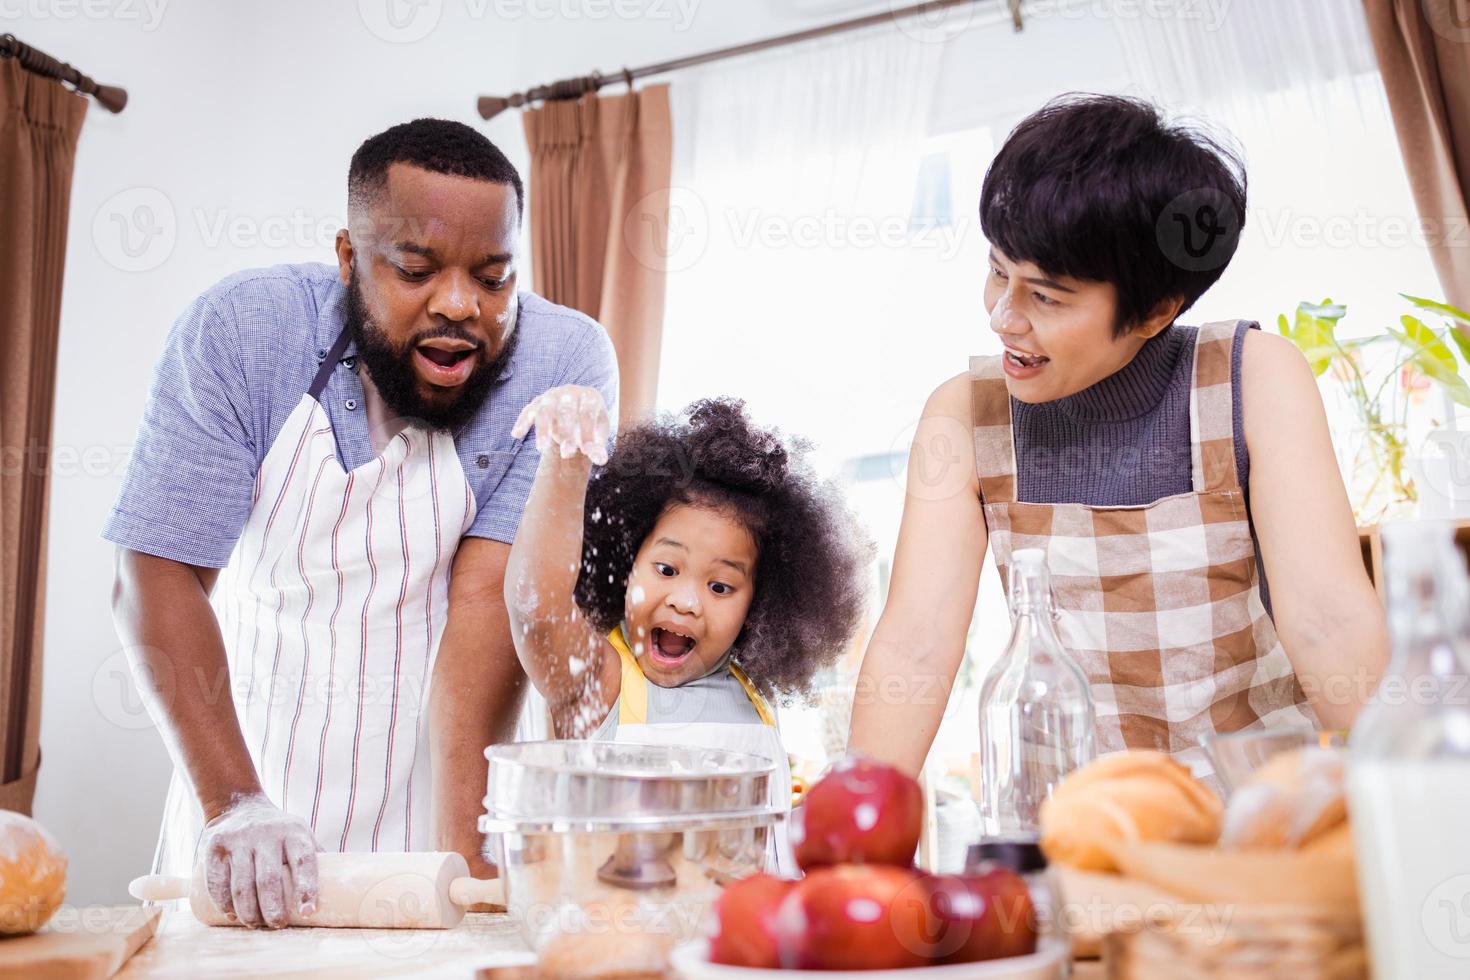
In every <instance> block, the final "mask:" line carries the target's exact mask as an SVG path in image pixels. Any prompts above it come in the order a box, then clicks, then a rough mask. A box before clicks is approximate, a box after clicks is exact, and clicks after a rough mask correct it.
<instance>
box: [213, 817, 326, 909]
mask: <svg viewBox="0 0 1470 980" xmlns="http://www.w3.org/2000/svg"><path fill="white" fill-rule="evenodd" d="M319 850H321V847H320V846H319V845H318V844H317V842H316V838H314V837H313V836H312V834H311V828H310V827H309V826H307V824H306V821H304V820H302V819H301V818H300V817H293V816H291V815H290V814H289V813H286V812H285V811H283V810H281V809H280V808H279V807H277V806H276V805H275V804H273V803H271V801H270V800H269V799H267V798H266V797H265V796H264V795H263V794H262V795H252V796H245V797H242V798H241V799H240V800H238V801H237V802H235V803H234V804H232V805H231V806H230V807H229V808H228V809H226V810H225V811H224V812H223V813H221V814H220V815H219V816H217V817H215V818H214V819H213V820H211V821H209V823H208V824H206V825H205V827H204V835H203V837H201V838H200V840H199V853H200V856H201V858H202V859H203V861H204V883H205V887H206V888H207V889H208V891H209V898H210V900H211V901H213V902H214V905H215V908H217V909H219V910H220V911H221V912H223V913H225V914H226V915H233V916H234V917H235V918H236V919H237V920H239V922H240V923H241V924H242V925H246V926H250V927H251V928H255V927H257V926H262V925H264V926H268V927H270V928H272V929H279V928H281V927H282V926H285V925H287V924H288V922H289V916H290V910H292V909H294V910H295V911H296V913H297V914H298V915H311V914H312V913H313V912H315V911H316V903H317V895H318V892H317V862H316V852H317V851H319Z"/></svg>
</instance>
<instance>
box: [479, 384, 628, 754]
mask: <svg viewBox="0 0 1470 980" xmlns="http://www.w3.org/2000/svg"><path fill="white" fill-rule="evenodd" d="M533 426H534V427H535V429H536V444H537V448H538V449H539V450H540V452H541V461H540V463H539V464H538V466H537V470H536V480H535V483H534V484H532V486H531V493H530V496H529V498H528V499H527V501H526V509H525V511H524V512H523V513H522V516H521V526H520V530H519V531H518V532H517V534H516V539H515V543H514V544H513V545H512V546H511V549H510V557H509V559H508V560H507V562H506V570H505V606H506V611H507V612H508V614H509V616H510V633H511V637H512V639H513V640H514V642H515V648H516V654H517V656H518V657H519V658H520V661H521V666H522V667H524V668H525V671H526V675H527V676H528V677H530V678H531V683H533V684H535V685H536V690H538V691H540V692H541V695H542V696H543V697H544V698H546V701H547V705H548V706H549V707H550V709H551V716H552V721H553V726H554V728H555V729H556V734H557V736H558V737H579V736H585V735H588V734H590V733H591V731H592V729H594V728H596V726H597V725H598V724H600V723H601V722H602V720H603V718H604V717H606V715H607V711H608V709H609V708H610V707H611V706H612V703H613V702H614V701H615V700H617V696H618V691H619V688H620V687H621V682H622V673H621V666H620V664H619V661H618V657H617V652H616V651H615V650H613V649H612V646H611V645H610V644H609V643H608V642H607V640H606V638H605V637H603V636H602V635H600V634H599V633H598V632H597V631H596V630H595V629H593V628H592V626H591V624H589V623H588V622H587V621H586V619H584V618H583V617H582V612H581V610H580V609H578V608H577V602H576V598H575V592H576V586H577V575H578V572H579V570H580V569H581V567H582V509H583V505H584V503H585V502H586V498H587V481H588V479H589V478H590V476H591V474H592V464H593V463H594V462H599V463H605V462H606V461H607V449H606V444H607V435H608V428H609V419H608V413H607V407H606V406H605V405H604V404H603V401H602V395H601V393H599V392H598V391H597V389H595V388H582V387H576V386H566V387H562V388H553V389H552V390H551V391H549V392H547V393H546V394H545V395H542V396H541V397H540V398H539V399H537V400H536V401H534V402H532V403H531V404H530V405H527V406H526V408H525V410H524V411H523V412H521V417H520V418H519V419H518V420H517V421H516V425H515V428H514V429H513V430H512V434H513V435H515V436H517V437H520V436H523V435H525V434H526V433H527V432H528V431H530V429H531V428H532V427H533Z"/></svg>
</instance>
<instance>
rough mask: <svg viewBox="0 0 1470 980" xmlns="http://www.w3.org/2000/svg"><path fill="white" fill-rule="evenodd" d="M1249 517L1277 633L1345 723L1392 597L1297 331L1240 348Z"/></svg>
mask: <svg viewBox="0 0 1470 980" xmlns="http://www.w3.org/2000/svg"><path fill="white" fill-rule="evenodd" d="M1241 389H1242V391H1241V398H1242V407H1243V411H1244V414H1245V441H1246V446H1247V448H1248V449H1249V451H1250V459H1251V475H1250V500H1251V520H1252V521H1253V522H1254V523H1255V528H1256V537H1257V539H1258V540H1259V542H1260V546H1261V560H1262V562H1263V563H1264V564H1265V566H1266V578H1267V580H1268V581H1269V582H1270V583H1271V605H1272V611H1273V613H1274V615H1275V619H1276V632H1277V634H1278V635H1279V636H1280V637H1281V645H1282V646H1283V647H1284V648H1285V650H1286V655H1287V657H1288V658H1290V660H1291V665H1292V668H1293V669H1294V670H1295V671H1296V675H1297V678H1298V680H1300V681H1301V684H1302V687H1303V688H1304V689H1305V690H1306V692H1307V696H1308V698H1309V699H1310V701H1311V703H1312V707H1313V708H1314V709H1315V710H1316V712H1317V717H1318V719H1320V720H1321V722H1322V724H1323V725H1324V726H1325V727H1327V728H1346V727H1348V726H1349V725H1351V724H1352V722H1353V719H1354V718H1355V717H1357V714H1358V709H1359V708H1361V707H1362V705H1363V702H1364V700H1365V699H1366V698H1367V697H1368V695H1369V694H1371V693H1372V692H1373V689H1374V688H1375V687H1376V686H1377V684H1378V679H1379V677H1380V675H1381V674H1382V672H1383V666H1384V663H1385V661H1386V660H1387V658H1388V630H1387V625H1386V621H1385V620H1386V618H1385V615H1384V610H1383V605H1382V603H1381V602H1379V599H1378V594H1377V593H1376V592H1375V591H1374V590H1373V585H1372V583H1371V582H1370V581H1369V579H1368V572H1367V569H1366V568H1365V567H1364V565H1363V552H1362V548H1361V546H1360V544H1359V542H1358V531H1357V526H1356V524H1355V522H1354V520H1353V512H1352V508H1351V506H1350V505H1349V504H1348V498H1347V492H1346V490H1344V488H1343V483H1342V474H1341V473H1340V472H1339V470H1338V466H1337V458H1336V457H1335V456H1334V455H1333V452H1332V436H1331V433H1330V432H1329V430H1328V427H1327V415H1326V412H1325V411H1324V410H1323V408H1322V396H1321V393H1320V392H1319V391H1318V389H1317V380H1316V378H1314V377H1313V376H1312V371H1311V369H1310V368H1309V367H1308V366H1307V362H1306V360H1305V358H1303V357H1302V354H1301V352H1300V351H1298V350H1297V348H1296V347H1295V346H1294V345H1293V344H1292V343H1291V342H1290V341H1288V340H1286V339H1284V338H1281V337H1276V336H1272V335H1270V334H1264V333H1261V332H1260V331H1258V330H1252V331H1250V332H1249V333H1247V334H1246V338H1245V349H1244V351H1243V352H1242V354H1241Z"/></svg>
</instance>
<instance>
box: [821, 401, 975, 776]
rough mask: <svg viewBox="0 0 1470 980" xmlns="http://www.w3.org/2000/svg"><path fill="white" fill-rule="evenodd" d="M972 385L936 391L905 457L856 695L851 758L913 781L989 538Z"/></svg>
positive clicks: (956, 660) (944, 694)
mask: <svg viewBox="0 0 1470 980" xmlns="http://www.w3.org/2000/svg"><path fill="white" fill-rule="evenodd" d="M969 385H970V381H969V377H968V375H959V376H957V377H955V378H951V379H950V380H949V381H946V382H945V383H944V384H943V385H941V386H940V387H939V388H938V389H937V390H936V391H935V392H934V394H933V395H931V396H930V398H929V403H928V404H927V405H926V406H925V407H924V416H923V418H922V419H921V420H920V422H919V427H918V431H917V432H916V433H915V435H914V442H913V446H912V448H911V449H910V450H909V466H908V492H907V499H906V500H905V502H904V508H903V521H902V523H901V524H900V525H899V530H898V546H897V548H896V550H895V552H894V557H893V575H892V578H891V580H890V584H889V587H888V599H887V602H886V603H885V604H884V606H883V614H882V616H881V617H880V618H879V620H878V625H877V627H876V628H875V629H874V630H873V637H872V639H871V640H869V642H868V650H867V653H866V654H865V655H864V656H863V667H862V671H861V673H860V674H859V675H858V684H857V691H856V693H855V695H854V697H853V708H852V728H851V731H850V733H849V735H848V743H847V748H848V751H852V752H862V753H865V754H867V755H869V756H872V757H873V758H875V759H880V760H883V761H885V762H890V763H892V764H893V765H896V766H898V767H900V768H901V769H904V770H906V771H907V772H909V773H912V774H914V775H917V774H918V772H919V770H920V769H922V768H923V767H924V760H925V758H926V757H927V756H928V754H929V747H930V745H931V744H932V743H933V741H934V736H935V734H936V733H937V732H938V731H939V723H940V721H941V719H942V718H943V717H944V708H945V705H946V704H947V703H948V702H949V693H950V690H951V688H953V687H954V679H955V675H956V674H957V673H958V672H959V669H960V664H961V662H962V661H963V660H964V658H965V637H966V635H967V634H968V632H969V628H970V618H971V616H973V615H974V612H975V596H976V593H977V592H978V591H979V586H980V568H981V565H982V564H983V562H984V560H985V549H986V546H987V545H988V543H989V537H988V535H987V534H986V531H985V516H984V514H983V513H982V512H981V510H980V490H979V483H978V478H977V477H976V474H975V453H974V450H973V448H971V447H972V446H973V445H974V440H973V438H972V435H971V425H972V423H971V421H970V388H969Z"/></svg>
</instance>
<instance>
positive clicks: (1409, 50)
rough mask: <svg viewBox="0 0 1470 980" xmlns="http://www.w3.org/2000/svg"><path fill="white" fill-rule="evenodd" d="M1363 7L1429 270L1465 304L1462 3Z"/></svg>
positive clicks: (1466, 103) (1466, 64)
mask: <svg viewBox="0 0 1470 980" xmlns="http://www.w3.org/2000/svg"><path fill="white" fill-rule="evenodd" d="M1363 4H1364V8H1365V9H1366V11H1367V15H1368V28H1369V31H1370V33H1371V34H1372V35H1373V46H1374V49H1375V50H1376V51H1377V53H1378V66H1379V69H1380V71H1381V72H1382V75H1383V85H1384V88H1385V89H1386V90H1387V92H1388V103H1389V106H1390V108H1391V109H1392V110H1393V118H1394V126H1395V128H1396V129H1397V130H1398V135H1399V146H1400V147H1401V148H1402V150H1403V154H1404V163H1405V165H1406V166H1407V167H1408V171H1409V184H1410V186H1411V187H1412V188H1413V191H1414V202H1415V204H1416V205H1417V206H1418V208H1419V217H1420V218H1421V220H1423V221H1424V222H1425V223H1426V226H1427V228H1428V230H1429V231H1430V232H1431V234H1430V236H1429V237H1430V241H1431V251H1432V253H1433V256H1434V267H1435V271H1436V272H1437V273H1438V274H1439V281H1440V283H1441V284H1442V285H1443V286H1444V290H1445V294H1446V298H1447V299H1448V300H1449V301H1450V302H1451V303H1453V304H1454V305H1456V306H1458V307H1460V308H1462V309H1470V8H1467V7H1466V5H1465V0H1363Z"/></svg>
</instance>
